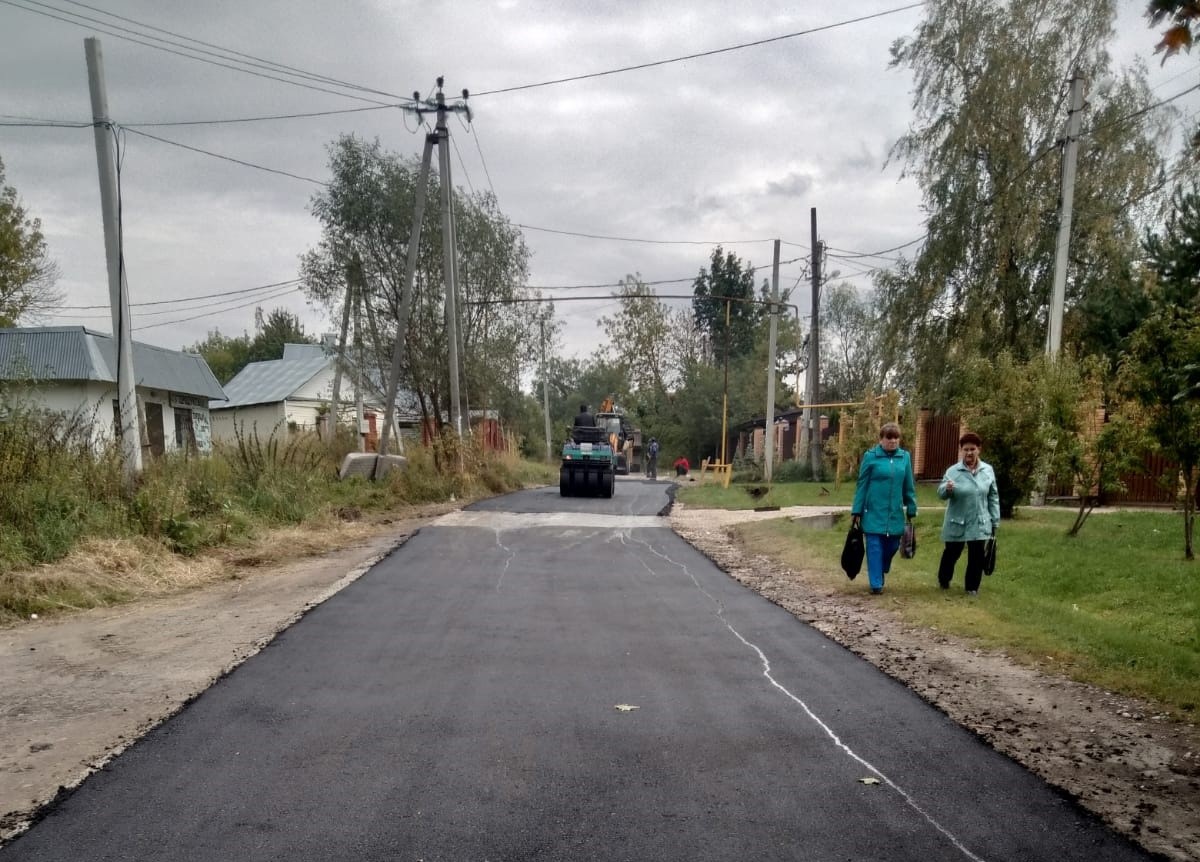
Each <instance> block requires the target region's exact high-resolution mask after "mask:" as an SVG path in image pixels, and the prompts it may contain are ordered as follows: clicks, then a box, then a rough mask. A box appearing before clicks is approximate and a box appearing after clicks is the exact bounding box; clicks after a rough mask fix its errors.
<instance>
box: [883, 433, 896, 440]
mask: <svg viewBox="0 0 1200 862" xmlns="http://www.w3.org/2000/svg"><path fill="white" fill-rule="evenodd" d="M883 439H884V440H899V439H900V435H899V434H884V435H883Z"/></svg>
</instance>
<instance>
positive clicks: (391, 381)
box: [379, 93, 437, 455]
mask: <svg viewBox="0 0 1200 862" xmlns="http://www.w3.org/2000/svg"><path fill="white" fill-rule="evenodd" d="M419 96H420V94H419V93H413V99H414V100H415V99H417V98H418V97H419ZM436 143H437V135H436V134H430V135H426V136H425V151H424V152H423V153H422V155H421V171H420V173H419V174H418V175H417V188H416V196H417V199H416V201H415V202H414V204H413V223H412V229H411V230H410V231H409V236H408V259H407V261H405V265H404V284H403V285H402V286H401V288H400V309H399V311H398V312H397V314H396V343H395V344H394V345H393V346H392V366H391V368H390V369H389V370H388V381H387V392H385V393H384V400H385V402H386V406H385V408H384V416H383V429H382V430H381V431H380V433H379V454H380V455H387V454H389V453H388V440H389V439H390V438H391V433H392V426H393V425H395V423H396V387H397V386H399V385H400V366H401V364H402V363H403V361H404V340H405V338H406V337H407V334H408V318H409V315H410V313H411V312H412V293H413V278H414V277H415V275H416V271H417V257H418V255H419V252H420V249H421V222H422V221H424V219H425V195H426V192H427V191H428V190H429V166H430V163H431V162H432V161H433V145H434V144H436Z"/></svg>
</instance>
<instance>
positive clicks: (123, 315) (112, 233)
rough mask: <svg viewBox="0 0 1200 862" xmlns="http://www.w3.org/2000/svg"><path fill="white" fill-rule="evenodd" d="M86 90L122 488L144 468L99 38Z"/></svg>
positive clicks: (88, 43) (86, 44) (90, 46)
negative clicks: (112, 352)
mask: <svg viewBox="0 0 1200 862" xmlns="http://www.w3.org/2000/svg"><path fill="white" fill-rule="evenodd" d="M83 52H84V55H85V56H86V58H87V68H88V89H89V90H90V91H91V97H92V131H93V133H94V135H95V138H96V167H97V168H98V169H99V173H100V209H101V211H102V213H103V215H104V256H105V259H106V261H107V263H108V298H109V304H110V305H111V306H112V328H113V332H112V335H113V345H114V347H115V357H114V358H115V359H116V363H117V367H116V372H117V411H118V413H119V422H120V429H121V441H120V442H121V454H122V461H121V466H122V475H123V476H124V479H125V484H126V487H129V486H131V485H132V483H133V479H134V477H135V476H136V475H137V474H139V473H141V472H142V428H141V422H140V421H139V418H138V403H137V378H135V377H134V376H133V323H132V320H131V318H130V316H129V285H128V284H127V283H126V281H125V256H124V250H123V244H122V238H121V210H120V206H121V204H120V201H121V198H120V189H119V187H118V184H117V153H116V142H115V141H114V139H113V135H114V129H113V124H112V121H111V120H110V119H109V117H108V90H107V87H106V86H105V80H104V58H103V56H102V54H101V51H100V40H99V39H96V38H95V37H92V38H88V39H84V40H83Z"/></svg>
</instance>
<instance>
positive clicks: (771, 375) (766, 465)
mask: <svg viewBox="0 0 1200 862" xmlns="http://www.w3.org/2000/svg"><path fill="white" fill-rule="evenodd" d="M777 302H779V240H775V259H774V262H773V263H772V265H771V311H770V314H771V324H770V330H769V331H770V335H769V336H768V338H767V412H766V413H764V414H763V479H764V480H765V481H767V482H770V481H771V466H772V462H773V461H774V459H775V347H776V340H777V338H778V334H779V307H778V306H777V305H776V303H777Z"/></svg>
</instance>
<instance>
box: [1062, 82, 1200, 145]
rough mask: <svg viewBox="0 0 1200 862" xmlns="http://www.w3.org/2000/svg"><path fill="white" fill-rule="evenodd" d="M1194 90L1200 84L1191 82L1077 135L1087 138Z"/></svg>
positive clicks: (1198, 88) (1199, 88)
mask: <svg viewBox="0 0 1200 862" xmlns="http://www.w3.org/2000/svg"><path fill="white" fill-rule="evenodd" d="M1195 90H1200V84H1193V85H1192V86H1190V87H1188V88H1187V89H1186V90H1182V91H1180V92H1178V93H1176V94H1175V95H1174V96H1168V97H1167V98H1165V99H1162V100H1161V101H1158V102H1155V103H1154V104H1153V105H1147V106H1146V107H1144V108H1142V109H1140V110H1137V111H1134V112H1133V113H1132V114H1126V115H1125V116H1124V117H1119V118H1118V119H1115V120H1110V121H1109V122H1107V123H1105V124H1104V125H1101V126H1093V127H1092V128H1090V129H1084V130H1083V131H1082V132H1080V133H1079V137H1080V138H1081V139H1082V138H1087V137H1090V136H1092V135H1094V134H1096V133H1097V132H1102V131H1104V130H1105V129H1111V128H1112V127H1113V126H1120V125H1123V124H1125V123H1127V122H1129V121H1130V120H1134V119H1137V118H1138V117H1140V116H1142V115H1143V114H1148V113H1150V112H1151V111H1153V110H1154V109H1155V108H1161V107H1162V106H1163V105H1166V104H1169V103H1171V102H1174V101H1175V100H1176V99H1178V98H1181V97H1182V96H1186V95H1187V94H1188V93H1191V92H1193V91H1195Z"/></svg>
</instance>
